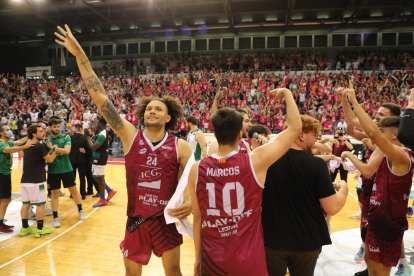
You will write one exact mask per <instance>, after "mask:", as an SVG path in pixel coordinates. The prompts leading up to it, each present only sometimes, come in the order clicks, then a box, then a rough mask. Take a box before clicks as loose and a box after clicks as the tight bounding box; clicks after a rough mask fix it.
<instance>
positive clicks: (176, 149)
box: [175, 137, 185, 171]
mask: <svg viewBox="0 0 414 276" xmlns="http://www.w3.org/2000/svg"><path fill="white" fill-rule="evenodd" d="M175 151H176V152H177V162H178V164H179V165H180V158H179V157H178V138H177V137H175ZM180 168H181V165H180ZM184 169H185V168H184ZM184 169H183V171H184Z"/></svg>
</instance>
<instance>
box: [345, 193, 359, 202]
mask: <svg viewBox="0 0 414 276" xmlns="http://www.w3.org/2000/svg"><path fill="white" fill-rule="evenodd" d="M348 194H350V195H351V196H352V197H353V198H355V200H356V201H359V200H358V198H357V197H356V196H354V195H353V194H352V193H351V192H348Z"/></svg>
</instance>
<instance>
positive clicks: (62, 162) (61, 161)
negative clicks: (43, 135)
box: [47, 134, 73, 174]
mask: <svg viewBox="0 0 414 276" xmlns="http://www.w3.org/2000/svg"><path fill="white" fill-rule="evenodd" d="M49 140H50V142H51V143H52V145H53V146H57V147H58V148H61V149H63V148H64V147H65V146H66V145H69V146H71V145H72V143H71V139H70V136H69V135H64V134H59V136H58V137H56V138H54V137H53V136H52V135H50V136H49ZM71 171H73V168H72V164H71V163H70V159H69V154H61V153H58V154H57V156H56V159H55V160H54V161H53V162H52V163H50V164H48V170H47V173H48V174H60V173H67V172H71Z"/></svg>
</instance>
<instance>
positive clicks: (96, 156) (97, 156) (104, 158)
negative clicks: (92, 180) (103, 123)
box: [92, 129, 109, 166]
mask: <svg viewBox="0 0 414 276" xmlns="http://www.w3.org/2000/svg"><path fill="white" fill-rule="evenodd" d="M95 143H97V144H99V145H101V146H100V147H99V148H98V149H97V150H95V151H94V152H92V159H93V161H92V164H94V165H100V166H103V165H106V163H107V162H108V155H109V154H108V148H109V140H108V133H107V131H106V129H105V130H102V131H101V132H100V133H99V134H98V136H97V137H96V140H95Z"/></svg>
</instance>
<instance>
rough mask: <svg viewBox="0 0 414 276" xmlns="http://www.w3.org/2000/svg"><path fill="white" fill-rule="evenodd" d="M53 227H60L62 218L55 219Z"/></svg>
mask: <svg viewBox="0 0 414 276" xmlns="http://www.w3.org/2000/svg"><path fill="white" fill-rule="evenodd" d="M53 227H55V228H59V227H60V220H59V218H55V219H53ZM43 228H44V227H43Z"/></svg>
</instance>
